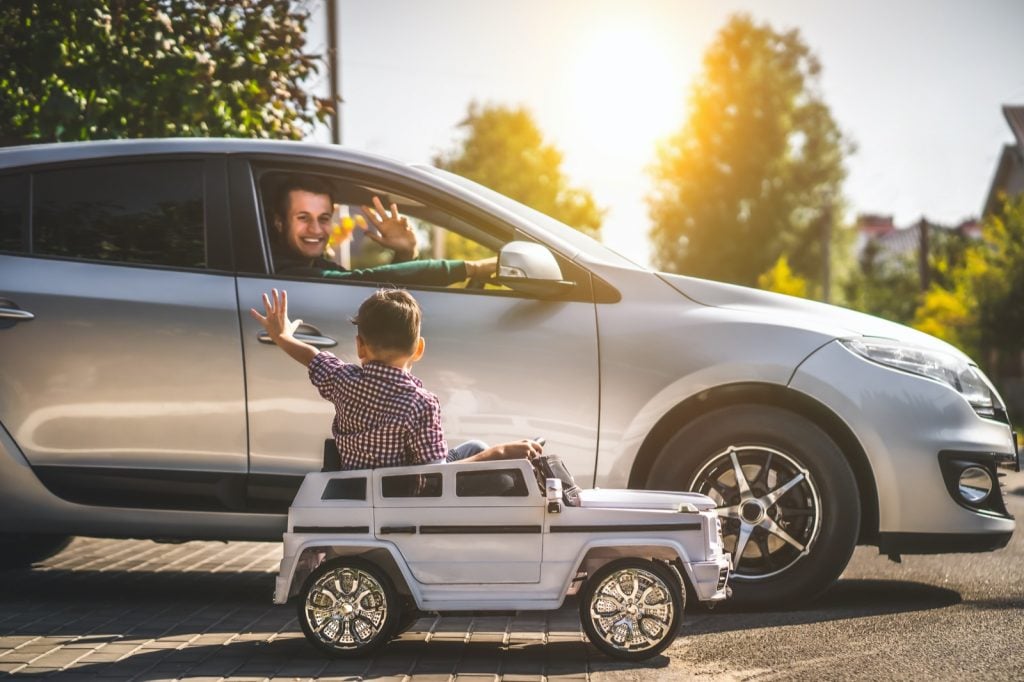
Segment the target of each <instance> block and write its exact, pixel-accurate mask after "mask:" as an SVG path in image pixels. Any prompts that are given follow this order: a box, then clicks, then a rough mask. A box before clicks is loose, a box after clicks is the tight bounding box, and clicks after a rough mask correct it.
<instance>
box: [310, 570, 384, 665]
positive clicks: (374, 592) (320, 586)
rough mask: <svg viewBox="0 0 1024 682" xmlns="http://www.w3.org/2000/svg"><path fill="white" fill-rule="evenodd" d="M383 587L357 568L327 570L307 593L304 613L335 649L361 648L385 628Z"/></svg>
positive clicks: (316, 633)
mask: <svg viewBox="0 0 1024 682" xmlns="http://www.w3.org/2000/svg"><path fill="white" fill-rule="evenodd" d="M387 612H388V603H387V597H386V596H385V594H384V587H383V586H382V585H381V584H380V581H378V580H377V579H376V578H375V577H374V576H372V575H370V574H369V573H367V572H366V571H363V570H360V569H358V568H340V569H336V570H333V571H327V572H326V573H324V574H323V575H321V576H320V577H319V578H318V579H317V580H316V582H314V583H313V585H312V586H310V588H309V591H308V592H307V593H306V602H305V615H306V621H307V623H308V624H309V627H310V630H311V631H312V633H313V635H314V636H315V637H316V638H317V639H318V640H319V641H321V642H322V643H324V644H326V645H327V646H330V647H332V648H335V649H358V648H360V647H363V646H366V645H367V644H369V643H371V642H372V641H373V640H374V639H375V638H376V637H377V636H378V635H379V634H380V633H381V631H382V630H383V629H384V624H385V622H386V620H387Z"/></svg>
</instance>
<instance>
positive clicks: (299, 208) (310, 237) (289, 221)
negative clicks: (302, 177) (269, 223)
mask: <svg viewBox="0 0 1024 682" xmlns="http://www.w3.org/2000/svg"><path fill="white" fill-rule="evenodd" d="M333 210H334V207H333V206H332V205H331V198H330V197H329V196H327V195H326V194H314V193H313V192H307V191H305V190H301V189H295V190H292V191H291V192H289V193H288V211H287V213H286V215H285V218H286V222H285V223H284V224H283V225H282V224H281V223H280V219H278V228H277V229H278V230H280V231H281V232H282V236H283V238H284V242H285V244H287V245H288V248H289V249H291V250H292V252H293V253H295V255H301V256H303V257H305V258H317V257H319V256H321V255H322V254H323V252H324V247H326V246H327V238H328V237H329V236H330V228H331V213H332V212H333Z"/></svg>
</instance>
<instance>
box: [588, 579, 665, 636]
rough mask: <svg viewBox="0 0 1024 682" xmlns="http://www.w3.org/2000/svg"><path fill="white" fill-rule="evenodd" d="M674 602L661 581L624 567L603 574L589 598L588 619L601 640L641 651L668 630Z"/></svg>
mask: <svg viewBox="0 0 1024 682" xmlns="http://www.w3.org/2000/svg"><path fill="white" fill-rule="evenodd" d="M674 615H675V606H674V605H673V603H672V593H671V592H670V590H669V587H668V585H666V584H665V582H664V581H663V580H662V579H661V578H660V577H658V576H657V575H655V574H654V573H652V572H650V571H645V570H643V569H638V568H628V569H623V570H620V571H615V572H614V573H612V574H610V575H608V576H607V577H605V579H604V580H602V581H601V583H600V584H599V585H598V586H597V589H595V590H594V594H593V597H591V600H590V620H591V622H592V623H593V625H594V629H595V630H596V632H597V636H598V637H600V638H601V640H602V641H603V642H605V643H606V644H608V645H609V646H611V647H614V648H615V649H619V650H622V651H645V650H647V649H652V648H654V647H656V646H658V645H659V644H660V643H661V642H663V641H664V639H665V637H667V636H668V635H669V633H670V628H671V627H672V620H673V617H674Z"/></svg>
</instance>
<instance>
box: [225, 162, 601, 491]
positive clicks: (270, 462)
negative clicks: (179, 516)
mask: <svg viewBox="0 0 1024 682" xmlns="http://www.w3.org/2000/svg"><path fill="white" fill-rule="evenodd" d="M264 168H266V166H264ZM269 168H270V169H271V170H273V169H274V168H276V166H275V165H274V164H270V166H269ZM253 171H254V169H253V168H252V167H250V166H248V165H243V164H241V163H240V162H238V161H236V162H235V163H234V165H233V168H232V196H233V197H240V198H242V199H243V200H244V201H243V204H242V205H241V206H238V207H236V208H235V210H234V215H235V218H236V222H238V223H239V225H238V226H236V240H237V241H236V244H238V243H239V242H241V244H240V245H239V246H238V247H237V250H238V252H240V253H244V252H245V250H246V249H250V254H249V258H251V261H250V266H249V268H250V271H249V273H247V274H246V273H242V272H240V273H239V278H238V295H239V305H240V307H241V309H242V312H243V315H242V343H243V347H244V351H245V360H246V362H245V374H246V388H247V392H248V408H249V447H250V466H251V472H252V475H253V484H254V485H255V486H258V487H259V489H258V490H255V489H254V490H251V491H250V492H251V493H252V494H253V495H254V496H268V497H274V496H275V495H276V504H277V505H278V506H280V505H285V506H286V505H287V501H289V500H290V499H291V496H293V495H294V491H295V488H296V487H297V481H298V479H297V477H300V476H302V475H303V474H305V473H307V472H309V471H312V470H319V469H320V467H321V461H322V460H321V457H322V451H323V443H324V440H325V439H327V438H329V437H330V436H331V421H332V417H333V407H332V406H331V405H330V404H329V403H327V402H326V401H324V400H322V399H321V398H320V397H319V395H318V394H317V392H316V390H315V389H314V388H313V387H312V386H311V385H310V383H309V381H308V379H307V377H306V374H305V370H304V369H303V368H302V367H299V366H298V365H297V364H296V363H295V362H294V361H293V360H291V359H290V358H289V357H288V356H286V355H285V354H284V353H283V352H281V351H280V350H279V349H277V348H275V347H274V345H273V344H272V343H269V339H266V338H264V337H263V336H262V328H261V327H260V326H259V324H258V323H257V322H256V321H255V320H253V319H251V318H250V317H249V315H248V309H249V308H250V307H258V306H259V305H260V297H261V295H262V294H263V293H264V292H268V291H270V289H271V288H274V287H276V288H278V289H286V290H287V291H288V296H289V306H290V312H291V315H292V317H293V319H295V318H301V319H302V320H303V321H304V322H305V323H306V325H307V326H305V327H303V328H302V329H300V332H301V333H302V334H304V337H303V338H305V339H307V340H308V341H310V342H312V343H314V344H316V345H319V346H320V347H322V348H323V349H325V350H329V351H331V352H333V353H335V354H336V355H337V356H338V357H340V358H341V359H342V360H344V361H347V362H356V361H357V356H356V348H355V327H354V326H353V325H352V324H351V323H350V322H349V319H350V318H351V317H352V316H353V315H354V314H355V312H356V310H357V309H358V308H359V305H360V303H362V301H363V300H364V299H365V298H366V297H367V296H369V295H370V294H371V293H372V292H373V291H374V290H375V289H376V288H377V287H379V286H381V285H380V284H374V283H366V282H353V281H350V280H339V281H331V280H326V279H312V280H310V279H297V278H286V277H281V276H272V275H268V274H266V270H267V269H268V267H269V265H268V263H267V262H266V258H265V257H263V258H262V259H261V257H260V256H259V254H257V253H254V252H253V251H252V248H253V245H254V244H255V245H257V246H258V245H260V244H265V243H266V240H267V233H266V223H265V220H266V219H265V215H264V211H263V210H262V207H261V206H259V203H258V202H259V201H260V191H259V190H260V188H259V185H258V182H257V177H256V175H258V173H259V172H261V171H260V169H259V168H257V169H256V175H254V172H253ZM314 171H315V172H319V173H325V174H326V173H333V174H335V175H342V174H348V175H349V176H351V175H355V174H354V172H353V171H351V170H350V169H345V168H342V167H332V168H326V169H325V168H324V167H322V166H318V167H316V168H315V169H312V168H311V169H310V170H309V171H307V172H314ZM403 180H404V185H402V187H401V189H402V191H403V192H405V193H415V192H416V191H417V190H418V191H419V192H421V195H422V199H423V201H431V200H433V199H432V195H431V191H432V188H429V187H417V186H415V185H412V186H410V185H409V181H408V180H407V179H403V178H400V177H394V176H390V175H384V176H380V177H376V178H374V179H373V182H374V187H377V188H381V190H382V191H387V190H388V189H389V183H393V186H395V185H399V184H400V183H401V182H402V181H403ZM263 201H265V202H268V201H272V199H271V198H270V197H263ZM457 208H458V207H457V206H456V207H455V209H454V210H457ZM509 232H510V234H509V238H511V236H512V235H511V231H509ZM584 275H585V273H583V275H579V276H580V279H581V286H580V292H579V295H577V296H575V297H571V298H565V299H562V300H543V299H538V298H531V297H527V296H520V295H517V294H515V293H512V292H507V291H498V292H491V291H474V290H467V289H451V288H437V287H422V286H409V287H407V288H408V289H409V290H410V291H411V292H412V293H413V295H414V296H415V297H416V299H417V301H418V302H419V304H420V306H421V308H422V310H423V324H422V334H423V336H424V338H425V339H426V353H425V355H424V357H423V359H422V360H421V361H420V362H419V363H417V364H416V365H415V367H414V368H413V373H414V374H416V376H418V377H419V378H420V379H421V380H422V381H423V384H424V386H425V387H426V388H427V389H428V390H430V391H432V392H434V393H435V394H437V396H438V397H439V399H440V402H441V409H442V418H443V425H444V428H445V434H446V437H447V439H448V442H449V445H450V446H454V445H456V444H458V443H459V442H461V441H463V440H468V439H482V440H484V441H487V442H489V443H491V444H494V443H499V442H503V441H509V440H518V439H522V438H532V437H537V436H543V437H545V438H546V439H547V448H549V451H552V452H555V453H557V454H559V455H561V456H562V457H563V458H564V459H565V460H566V461H567V462H569V463H570V466H572V467H573V469H574V470H575V471H579V472H581V473H580V478H581V479H582V480H583V481H584V482H585V481H588V480H589V479H590V476H591V472H592V471H593V468H594V457H595V452H596V446H597V440H596V439H597V425H598V361H597V333H596V322H595V311H594V303H593V301H592V300H588V294H587V291H588V290H587V287H586V285H587V284H588V282H586V281H585V280H584ZM275 488H276V489H277V490H278V492H277V493H274V492H273V490H274V489H275Z"/></svg>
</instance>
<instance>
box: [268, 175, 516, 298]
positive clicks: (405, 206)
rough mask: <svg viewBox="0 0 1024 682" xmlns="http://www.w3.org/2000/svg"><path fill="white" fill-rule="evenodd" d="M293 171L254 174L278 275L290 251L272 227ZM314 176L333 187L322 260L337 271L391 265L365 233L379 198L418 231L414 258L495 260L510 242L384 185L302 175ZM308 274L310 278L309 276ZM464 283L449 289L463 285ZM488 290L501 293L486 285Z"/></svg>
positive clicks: (389, 257)
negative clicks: (330, 211)
mask: <svg viewBox="0 0 1024 682" xmlns="http://www.w3.org/2000/svg"><path fill="white" fill-rule="evenodd" d="M295 174H296V173H295V172H293V171H287V172H285V171H280V170H265V171H263V172H262V173H260V174H259V176H258V186H259V193H260V203H261V207H262V212H263V216H262V217H263V223H264V229H265V231H266V238H267V243H268V244H269V245H270V247H271V256H272V257H271V266H272V268H273V270H274V272H278V271H279V270H280V269H281V267H282V264H283V263H285V262H286V261H287V258H288V256H289V253H288V251H287V248H286V246H285V244H284V240H282V239H281V238H280V235H279V233H278V230H277V229H276V227H275V220H274V218H275V215H276V213H277V211H278V207H279V206H280V205H281V197H282V194H283V186H284V184H285V183H286V182H287V180H288V178H289V177H290V176H294V175H295ZM301 175H304V176H315V177H316V178H317V179H318V180H320V181H322V182H323V183H325V184H327V185H328V186H329V187H330V189H331V198H332V201H333V209H334V210H333V214H332V216H331V225H330V228H329V238H328V245H327V248H326V249H325V252H324V258H326V259H327V260H328V261H330V262H331V263H332V264H334V265H335V266H337V267H338V269H340V270H355V269H365V268H373V267H376V266H380V265H387V264H389V263H392V262H393V255H394V254H393V253H392V251H391V250H389V249H387V248H385V247H383V246H381V245H379V244H378V243H377V242H375V241H374V240H373V239H371V238H370V237H369V236H368V235H367V230H370V231H372V230H374V228H373V221H372V220H371V219H370V217H369V216H368V215H367V207H370V206H372V205H373V199H374V197H378V198H379V199H380V200H381V202H382V203H383V204H384V206H385V208H388V209H390V206H391V205H392V204H395V205H397V207H398V211H399V213H400V214H401V215H402V216H404V217H405V218H406V219H407V220H408V221H409V224H410V226H411V227H412V229H413V230H414V231H415V232H416V235H417V241H418V243H419V254H418V257H417V258H418V259H420V260H424V259H448V260H478V259H484V258H493V257H496V256H497V255H498V252H499V251H500V249H501V247H502V246H503V245H504V244H505V243H506V242H507V241H510V240H511V238H512V236H511V233H510V231H504V232H503V231H501V230H498V229H495V228H494V227H493V226H482V225H476V224H473V223H470V222H468V221H466V220H463V219H462V218H460V217H458V216H455V215H453V214H451V213H450V212H447V211H444V210H442V209H440V208H438V207H437V206H434V205H432V204H430V203H428V202H425V201H422V200H420V199H417V198H415V197H412V196H408V195H406V194H403V193H398V192H394V191H390V190H388V189H387V188H385V187H380V186H372V185H369V184H364V183H357V182H354V181H351V180H347V179H344V178H340V177H337V176H334V175H330V174H327V173H321V172H303V173H301ZM311 276H312V275H311ZM465 284H466V283H465V282H461V283H455V284H452V285H450V286H451V287H455V288H458V287H462V286H465ZM487 289H505V287H500V286H496V285H491V284H488V285H487Z"/></svg>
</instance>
